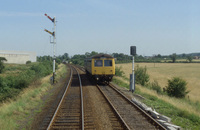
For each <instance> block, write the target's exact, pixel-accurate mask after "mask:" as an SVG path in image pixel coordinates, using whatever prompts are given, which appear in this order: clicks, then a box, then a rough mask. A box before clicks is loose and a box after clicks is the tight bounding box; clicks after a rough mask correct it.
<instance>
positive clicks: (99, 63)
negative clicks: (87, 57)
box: [94, 60, 103, 67]
mask: <svg viewBox="0 0 200 130" xmlns="http://www.w3.org/2000/svg"><path fill="white" fill-rule="evenodd" d="M94 66H95V67H101V66H103V61H102V60H95V61H94Z"/></svg>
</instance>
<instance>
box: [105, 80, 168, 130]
mask: <svg viewBox="0 0 200 130" xmlns="http://www.w3.org/2000/svg"><path fill="white" fill-rule="evenodd" d="M108 86H110V87H111V88H112V89H114V90H115V91H116V92H118V93H119V94H120V95H121V96H122V97H123V98H125V99H126V100H127V101H128V102H129V103H131V104H132V105H133V106H135V107H136V108H137V109H138V110H139V111H141V112H142V113H143V114H144V115H145V116H146V117H147V118H149V119H150V120H151V121H153V124H154V123H155V124H156V126H157V127H159V129H164V130H166V128H165V127H164V126H162V125H161V124H160V123H158V122H157V121H156V120H155V119H153V118H152V117H151V116H150V115H149V114H147V113H146V112H145V111H144V110H142V109H141V108H140V107H138V106H137V105H136V104H135V103H134V102H132V101H131V100H130V99H128V98H127V97H126V96H125V95H124V94H123V93H122V92H120V91H119V90H118V89H116V88H115V86H114V85H113V84H111V83H109V84H108Z"/></svg>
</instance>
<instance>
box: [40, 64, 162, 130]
mask: <svg viewBox="0 0 200 130" xmlns="http://www.w3.org/2000/svg"><path fill="white" fill-rule="evenodd" d="M79 71H80V70H79ZM80 72H82V71H80ZM81 80H82V81H83V86H82V83H81ZM95 85H96V84H93V83H90V82H89V81H88V78H87V77H86V76H85V75H84V72H82V75H80V74H79V72H78V69H76V68H75V67H73V66H71V76H70V79H69V82H68V85H67V87H66V89H65V92H64V94H63V96H62V98H61V101H60V103H59V105H58V107H57V109H56V110H55V113H54V114H50V115H51V116H48V118H49V119H48V120H49V121H48V125H46V126H45V127H43V128H42V129H82V130H83V129H165V128H164V127H162V126H161V125H160V124H159V123H157V122H156V121H155V120H154V119H153V118H151V117H150V116H148V114H146V113H145V112H144V111H143V110H141V109H140V108H138V107H137V106H136V105H134V104H133V103H132V102H131V101H130V100H129V99H127V98H126V97H125V96H123V95H122V94H120V92H118V91H117V90H116V89H115V88H114V87H113V86H111V85H100V86H98V87H97V88H98V89H97V88H96V89H95ZM91 89H93V90H92V91H91ZM99 90H100V92H101V93H99ZM97 102H98V103H97ZM51 113H52V112H51ZM52 115H53V116H52ZM104 118H106V119H104ZM49 122H50V123H49Z"/></svg>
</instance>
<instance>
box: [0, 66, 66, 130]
mask: <svg viewBox="0 0 200 130" xmlns="http://www.w3.org/2000/svg"><path fill="white" fill-rule="evenodd" d="M65 72H66V67H65V65H63V64H62V65H60V66H59V69H58V71H57V77H56V78H57V79H58V78H60V77H62V76H63V74H64V73H65ZM50 77H51V75H49V76H46V77H44V78H42V79H41V82H36V83H34V84H32V85H31V86H29V87H28V88H26V89H24V90H23V91H22V92H21V93H20V95H19V96H18V97H16V98H15V99H13V100H9V101H6V102H4V103H2V104H0V129H1V130H7V129H9V130H10V129H19V126H20V125H21V123H23V121H24V120H25V119H28V120H29V122H28V124H31V121H32V120H33V119H32V118H33V117H32V114H33V113H37V112H40V111H41V108H42V106H40V102H41V97H42V95H45V94H46V92H47V90H48V89H51V88H52V87H53V86H52V85H51V84H50V80H49V79H50ZM35 108H37V109H35Z"/></svg>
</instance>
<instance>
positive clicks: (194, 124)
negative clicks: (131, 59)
mask: <svg viewBox="0 0 200 130" xmlns="http://www.w3.org/2000/svg"><path fill="white" fill-rule="evenodd" d="M113 82H114V83H115V84H117V85H118V86H121V87H125V88H128V89H129V84H128V83H127V81H124V80H123V78H122V79H120V78H116V77H114V78H113ZM135 93H137V94H139V95H141V96H143V97H145V99H146V100H144V101H143V102H144V103H145V104H146V105H148V106H150V107H152V108H154V109H155V110H156V111H158V112H159V113H160V114H163V115H165V116H168V117H170V118H171V119H172V123H174V124H175V125H178V126H181V127H182V128H184V129H194V130H195V129H196V130H197V129H200V116H199V115H198V114H194V113H193V112H191V111H189V110H183V109H180V108H177V105H176V104H174V103H169V102H168V100H167V101H166V97H165V96H163V95H160V96H158V95H156V92H155V91H153V90H149V89H147V88H145V87H142V86H140V85H136V89H135ZM167 98H169V97H167ZM170 100H175V98H173V99H170ZM178 102H181V101H180V100H177V103H178ZM188 107H189V108H190V107H191V106H188Z"/></svg>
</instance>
